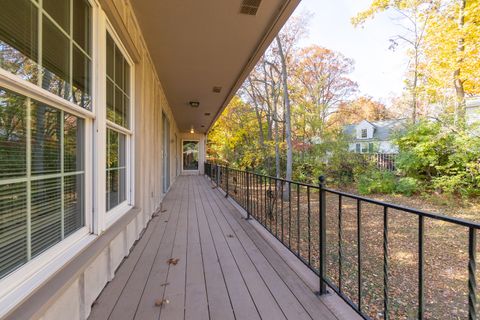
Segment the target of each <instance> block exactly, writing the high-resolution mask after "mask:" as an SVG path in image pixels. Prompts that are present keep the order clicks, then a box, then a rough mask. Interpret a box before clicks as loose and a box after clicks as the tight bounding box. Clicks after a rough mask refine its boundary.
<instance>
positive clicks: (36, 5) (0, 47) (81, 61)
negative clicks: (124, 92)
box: [0, 0, 92, 110]
mask: <svg viewBox="0 0 480 320" xmlns="http://www.w3.org/2000/svg"><path fill="white" fill-rule="evenodd" d="M73 12H75V14H73ZM91 20H92V19H91V7H90V5H89V4H88V1H87V0H63V1H57V0H43V1H40V2H37V1H34V0H4V1H2V10H0V68H2V69H4V70H7V71H9V72H11V73H13V74H15V75H18V76H20V77H21V78H23V79H24V80H27V81H29V82H32V83H35V84H37V85H38V86H40V87H41V88H43V89H45V90H48V91H50V92H52V93H54V94H56V95H58V96H60V97H62V98H64V99H66V100H69V101H71V102H73V103H75V104H77V105H79V106H80V107H82V108H85V109H89V110H90V109H91V88H90V87H91V81H90V79H91V65H92V55H91V45H90V38H91V37H90V33H91V32H90V24H91Z"/></svg>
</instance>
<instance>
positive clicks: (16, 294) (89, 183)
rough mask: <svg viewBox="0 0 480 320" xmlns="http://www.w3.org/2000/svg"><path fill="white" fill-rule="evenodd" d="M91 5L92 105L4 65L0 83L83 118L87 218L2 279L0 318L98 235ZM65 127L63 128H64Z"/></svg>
mask: <svg viewBox="0 0 480 320" xmlns="http://www.w3.org/2000/svg"><path fill="white" fill-rule="evenodd" d="M86 1H87V2H88V3H89V5H90V6H91V29H90V32H91V35H90V36H91V59H92V60H91V64H92V66H91V75H92V77H91V79H90V86H91V87H90V91H91V92H90V95H91V109H90V110H88V109H86V108H83V107H81V106H79V105H77V104H75V103H73V102H72V101H69V100H66V99H63V98H62V97H60V96H57V95H55V94H54V93H52V92H50V91H48V90H46V89H43V88H42V87H40V86H38V84H37V83H32V82H30V81H27V80H25V79H22V78H21V76H19V75H15V74H13V73H10V72H9V71H7V70H5V69H2V68H0V86H1V87H3V88H5V89H7V90H10V91H12V92H15V93H18V94H21V95H23V96H25V97H26V98H29V99H31V100H36V101H38V102H40V103H44V104H46V105H48V106H50V107H53V108H55V109H57V110H60V111H63V112H64V113H68V114H71V115H74V116H76V117H79V118H81V119H83V126H84V132H83V149H84V154H83V163H84V169H83V172H84V195H83V201H84V221H85V225H84V226H83V227H81V228H80V229H78V230H76V231H75V232H73V233H72V234H70V235H68V236H67V237H65V238H64V239H62V240H61V241H60V242H58V243H56V244H54V245H53V246H51V247H50V248H48V249H47V250H45V251H44V252H42V253H41V254H39V255H38V256H36V257H34V258H32V259H31V260H30V261H27V262H26V263H25V264H23V265H22V266H20V267H18V268H17V269H15V270H13V271H12V272H11V273H9V274H8V275H6V276H5V277H3V278H2V279H0V287H1V288H2V289H3V290H2V294H0V318H1V317H2V316H3V315H5V314H6V313H7V312H8V311H9V310H10V309H12V308H13V307H15V305H17V304H18V303H19V302H20V301H21V300H23V299H24V298H25V297H26V296H27V295H29V294H31V292H32V290H33V289H34V288H36V287H38V286H39V285H41V284H42V283H43V282H44V281H45V280H47V279H48V278H49V277H51V276H52V275H53V274H54V273H55V272H57V271H58V270H59V269H60V268H62V267H63V266H64V265H65V263H66V262H67V261H69V260H70V259H71V258H73V257H74V256H75V255H76V254H78V252H80V251H81V250H82V249H83V248H85V247H86V246H87V245H88V244H90V243H91V242H92V241H93V240H94V239H95V238H96V236H95V235H92V233H93V230H94V228H93V226H94V222H95V217H94V215H93V214H92V212H93V201H92V200H93V199H92V198H93V195H94V194H95V193H96V192H97V191H96V188H95V186H94V184H93V161H92V160H93V157H92V152H93V141H94V138H93V135H92V132H93V128H94V124H95V122H96V113H95V111H96V109H97V108H96V107H97V104H98V102H97V101H96V100H97V99H96V93H97V90H96V89H97V86H98V80H97V77H95V76H94V74H95V73H96V71H97V69H98V68H97V65H98V52H97V48H96V46H97V32H98V30H99V29H98V28H99V25H98V20H97V19H98V15H99V12H100V11H101V10H100V9H99V7H98V4H97V2H96V1H95V0H86ZM62 130H63V128H62Z"/></svg>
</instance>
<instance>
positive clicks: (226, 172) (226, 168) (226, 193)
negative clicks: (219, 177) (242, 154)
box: [225, 165, 228, 198]
mask: <svg viewBox="0 0 480 320" xmlns="http://www.w3.org/2000/svg"><path fill="white" fill-rule="evenodd" d="M225 174H226V182H225V183H226V184H227V186H226V187H225V189H226V190H225V198H228V165H227V166H226V167H225Z"/></svg>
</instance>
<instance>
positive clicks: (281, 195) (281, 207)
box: [280, 181, 285, 244]
mask: <svg viewBox="0 0 480 320" xmlns="http://www.w3.org/2000/svg"><path fill="white" fill-rule="evenodd" d="M283 184H284V182H283V181H282V182H281V184H280V186H281V190H280V199H281V202H280V210H281V215H280V220H281V225H282V229H281V233H282V243H283V244H285V240H284V233H285V227H284V224H283Z"/></svg>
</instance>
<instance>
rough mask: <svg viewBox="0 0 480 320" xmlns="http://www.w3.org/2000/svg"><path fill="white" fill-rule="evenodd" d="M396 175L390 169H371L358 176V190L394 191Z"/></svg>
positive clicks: (369, 192) (362, 192)
mask: <svg viewBox="0 0 480 320" xmlns="http://www.w3.org/2000/svg"><path fill="white" fill-rule="evenodd" d="M395 184H396V177H395V175H394V174H393V173H391V172H388V171H379V170H370V171H368V172H366V173H364V174H362V175H360V176H359V178H358V192H359V193H360V194H363V195H366V194H372V193H393V192H394V191H395Z"/></svg>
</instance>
